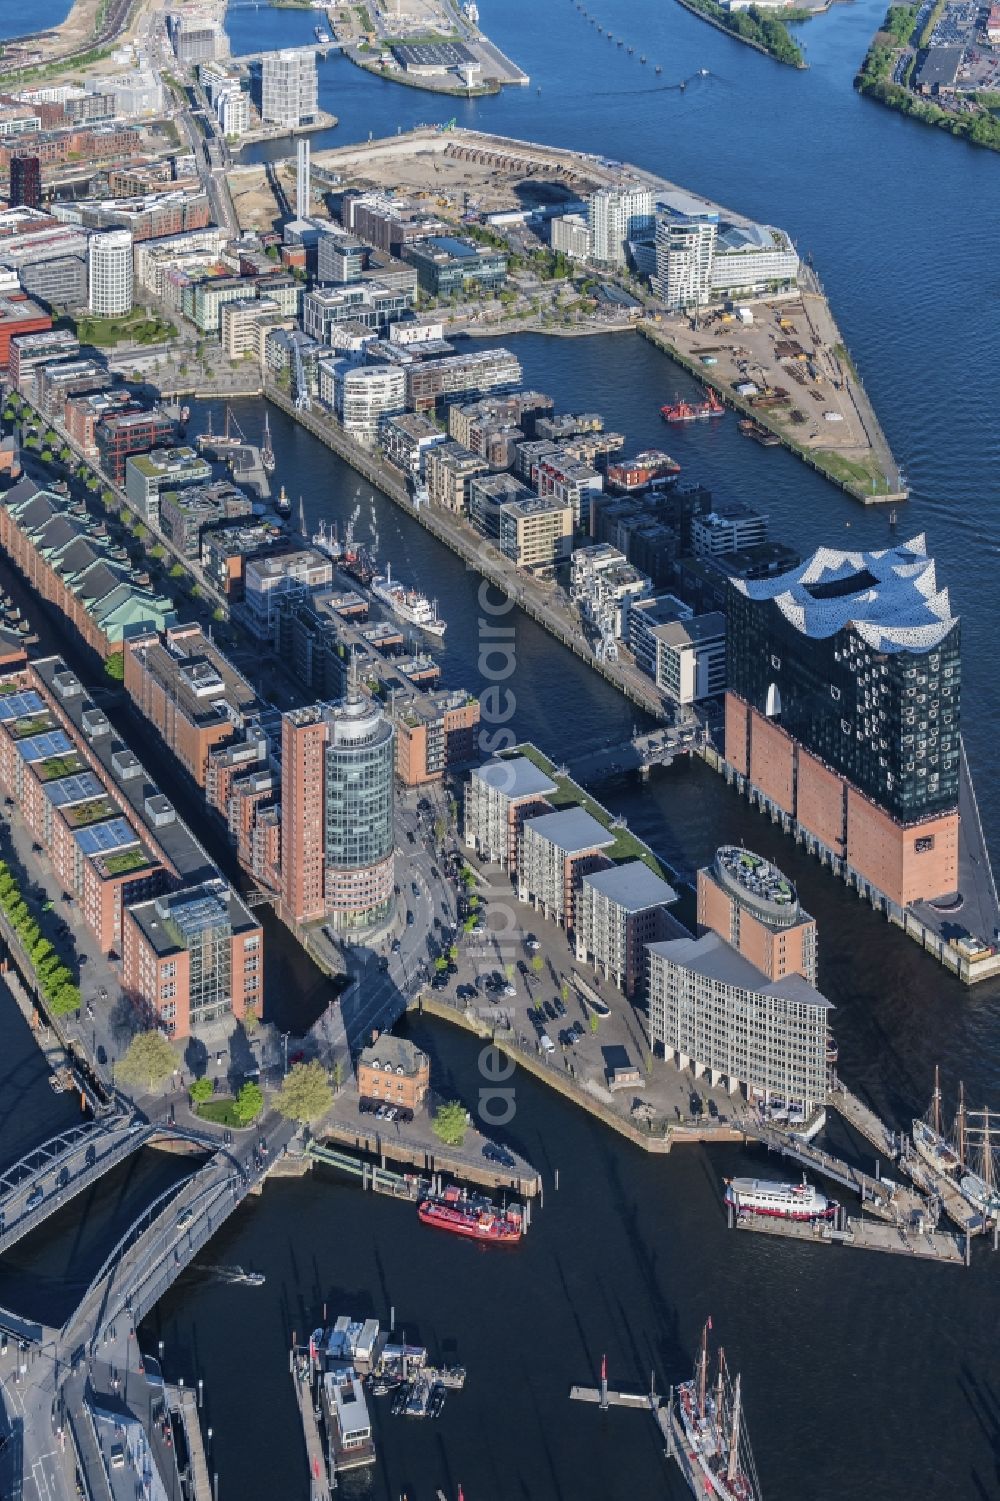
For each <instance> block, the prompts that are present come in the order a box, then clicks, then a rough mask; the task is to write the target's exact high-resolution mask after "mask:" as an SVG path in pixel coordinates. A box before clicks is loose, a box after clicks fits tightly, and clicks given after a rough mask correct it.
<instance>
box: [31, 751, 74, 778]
mask: <svg viewBox="0 0 1000 1501" xmlns="http://www.w3.org/2000/svg"><path fill="white" fill-rule="evenodd" d="M36 769H37V771H38V774H39V776H40V777H41V779H42V781H43V782H54V781H55V780H56V779H57V778H58V777H71V776H74V775H75V773H76V772H78V771H83V770H84V769H85V768H84V765H83V762H82V761H81V760H80V757H79V756H78V755H77V754H76V752H75V751H71V752H70V754H69V755H68V756H48V757H47V758H46V760H44V761H41V762H39V764H38V767H37V768H36Z"/></svg>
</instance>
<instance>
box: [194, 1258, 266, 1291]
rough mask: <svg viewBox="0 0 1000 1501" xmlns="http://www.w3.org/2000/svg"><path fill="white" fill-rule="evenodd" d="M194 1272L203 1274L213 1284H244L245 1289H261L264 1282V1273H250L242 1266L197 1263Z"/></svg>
mask: <svg viewBox="0 0 1000 1501" xmlns="http://www.w3.org/2000/svg"><path fill="white" fill-rule="evenodd" d="M193 1270H194V1271H196V1272H201V1273H202V1274H203V1275H204V1276H206V1277H209V1278H211V1280H212V1281H213V1282H228V1283H230V1284H231V1285H235V1284H242V1286H244V1287H260V1286H262V1285H263V1282H264V1273H263V1272H248V1271H245V1270H244V1268H243V1267H241V1266H205V1265H203V1264H198V1263H196V1264H195V1266H194V1268H193Z"/></svg>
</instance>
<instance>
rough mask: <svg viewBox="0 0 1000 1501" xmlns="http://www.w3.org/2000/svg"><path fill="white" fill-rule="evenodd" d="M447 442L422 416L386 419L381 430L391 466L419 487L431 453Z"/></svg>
mask: <svg viewBox="0 0 1000 1501" xmlns="http://www.w3.org/2000/svg"><path fill="white" fill-rule="evenodd" d="M404 393H405V379H404ZM447 441H448V437H447V434H446V433H443V432H442V431H441V429H440V428H439V427H438V426H437V425H436V424H435V423H434V422H432V421H431V419H430V418H429V417H426V416H425V415H424V414H423V413H422V412H403V413H401V414H400V415H399V416H395V417H387V418H386V420H385V424H384V426H383V428H382V451H383V453H384V454H385V456H386V458H387V459H388V460H389V463H390V464H395V466H396V468H397V469H401V470H402V472H403V473H404V474H405V475H408V476H409V478H410V479H412V480H414V481H415V482H416V483H419V482H420V481H422V480H423V479H424V477H425V473H426V466H427V458H428V455H429V453H430V451H431V449H432V448H437V447H439V446H440V445H442V444H445V443H447Z"/></svg>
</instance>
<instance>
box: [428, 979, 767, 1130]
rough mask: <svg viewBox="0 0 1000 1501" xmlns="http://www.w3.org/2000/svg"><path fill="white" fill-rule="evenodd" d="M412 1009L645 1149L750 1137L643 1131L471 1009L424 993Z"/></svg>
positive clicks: (702, 1128) (705, 1128)
mask: <svg viewBox="0 0 1000 1501" xmlns="http://www.w3.org/2000/svg"><path fill="white" fill-rule="evenodd" d="M408 1009H409V1010H411V1011H413V1010H416V1011H419V1012H420V1014H421V1015H426V1016H434V1017H437V1018H438V1019H439V1020H440V1021H447V1022H451V1023H453V1025H454V1026H456V1027H461V1028H462V1029H463V1030H464V1031H466V1032H471V1033H473V1035H474V1036H476V1037H482V1038H485V1039H488V1040H490V1041H493V1042H495V1044H496V1046H497V1047H498V1048H500V1050H501V1051H502V1052H504V1053H506V1054H507V1056H508V1057H509V1058H510V1059H511V1060H512V1061H513V1062H515V1063H516V1064H517V1065H518V1066H519V1067H521V1068H524V1069H526V1070H527V1072H528V1073H530V1074H533V1075H534V1077H535V1078H536V1079H540V1080H541V1082H542V1083H543V1084H546V1085H547V1086H548V1087H549V1088H550V1089H554V1090H555V1091H556V1093H557V1094H561V1095H562V1096H563V1098H564V1099H566V1100H569V1101H570V1102H571V1104H573V1105H577V1106H579V1107H580V1108H581V1109H583V1110H586V1111H587V1113H588V1114H589V1115H592V1116H594V1118H595V1119H596V1120H599V1121H600V1122H601V1124H602V1125H605V1126H609V1127H610V1128H611V1130H612V1131H617V1132H618V1134H619V1136H624V1137H625V1139H626V1140H627V1141H630V1142H631V1143H632V1145H633V1146H636V1147H641V1149H642V1150H643V1151H644V1152H651V1153H653V1154H655V1155H659V1156H665V1155H666V1154H667V1153H668V1152H669V1151H670V1150H671V1148H672V1147H673V1146H674V1145H675V1144H680V1143H685V1142H707V1143H709V1144H711V1143H713V1142H727V1141H732V1142H745V1141H746V1140H747V1139H748V1138H747V1137H746V1135H745V1134H744V1132H742V1131H740V1130H738V1129H737V1128H735V1127H728V1126H716V1127H712V1126H707V1125H706V1126H691V1127H685V1126H680V1127H678V1126H673V1125H671V1126H668V1127H667V1130H666V1133H665V1135H663V1136H651V1135H650V1134H649V1132H647V1131H642V1130H640V1128H639V1127H638V1126H633V1125H632V1123H631V1122H630V1121H627V1120H625V1119H624V1118H623V1117H622V1116H620V1115H617V1114H616V1113H615V1111H614V1110H612V1109H611V1107H610V1106H609V1105H606V1104H605V1103H604V1101H603V1100H599V1099H598V1098H597V1097H596V1096H595V1095H592V1094H591V1093H590V1092H589V1091H588V1090H586V1089H583V1088H581V1086H580V1085H579V1084H577V1083H576V1082H575V1081H574V1080H573V1079H571V1078H570V1077H569V1076H568V1075H565V1074H561V1073H559V1072H557V1070H556V1069H555V1068H553V1067H552V1066H551V1065H550V1064H547V1063H545V1062H544V1060H543V1059H542V1058H540V1057H535V1056H534V1055H533V1054H531V1053H527V1052H524V1051H522V1049H520V1048H519V1047H517V1046H516V1044H515V1043H513V1042H512V1041H506V1040H504V1039H503V1038H501V1037H494V1034H493V1028H492V1027H490V1026H488V1025H487V1024H486V1023H485V1022H481V1021H478V1020H477V1019H476V1018H475V1017H472V1016H469V1015H468V1013H467V1012H465V1011H460V1010H459V1009H458V1008H457V1007H456V1006H452V1005H450V1004H449V1003H448V1002H447V1001H444V1000H439V999H438V997H436V996H430V995H420V996H417V997H416V999H415V1000H413V1001H411V1002H410V1006H409V1008H408Z"/></svg>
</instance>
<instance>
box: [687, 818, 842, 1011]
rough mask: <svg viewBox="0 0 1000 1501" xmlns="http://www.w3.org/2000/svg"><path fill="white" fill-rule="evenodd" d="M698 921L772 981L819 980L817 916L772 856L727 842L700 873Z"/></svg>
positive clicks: (812, 982) (813, 982) (812, 981)
mask: <svg viewBox="0 0 1000 1501" xmlns="http://www.w3.org/2000/svg"><path fill="white" fill-rule="evenodd" d="M698 923H699V926H700V927H703V928H711V929H712V931H713V932H714V933H718V935H719V937H720V938H724V939H725V940H726V942H727V943H728V944H731V945H732V947H733V948H734V949H736V950H738V952H739V953H741V954H742V955H743V957H744V958H745V959H749V961H750V963H751V964H752V965H754V967H755V968H756V969H759V970H760V972H761V973H762V974H764V975H766V976H767V978H768V979H769V980H782V979H784V977H785V976H786V975H802V976H803V978H804V979H806V980H808V981H809V983H810V985H815V984H816V947H817V944H816V919H815V918H813V917H810V916H809V913H808V912H805V911H803V909H802V907H801V905H800V904H799V899H798V896H797V894H796V891H795V887H794V886H793V885H792V883H791V881H789V880H788V878H787V876H783V875H782V873H781V871H780V870H778V869H776V867H775V866H773V865H772V864H771V863H770V861H768V860H765V859H763V857H762V856H760V855H755V854H754V853H753V851H752V850H746V849H743V848H742V846H740V847H736V846H735V845H723V847H722V848H721V849H720V850H717V851H716V855H715V860H714V861H713V862H712V864H711V865H710V866H707V867H706V868H705V869H703V870H699V872H698Z"/></svg>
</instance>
